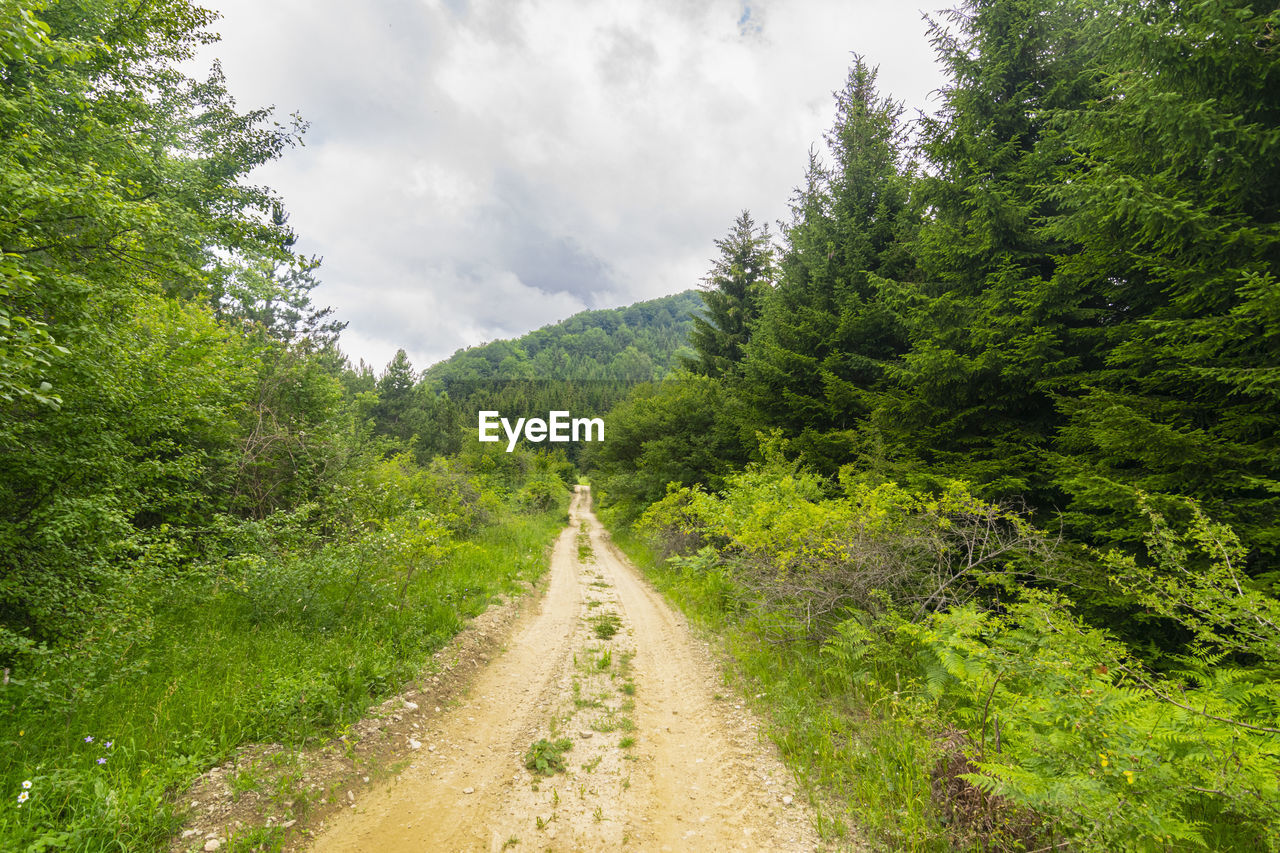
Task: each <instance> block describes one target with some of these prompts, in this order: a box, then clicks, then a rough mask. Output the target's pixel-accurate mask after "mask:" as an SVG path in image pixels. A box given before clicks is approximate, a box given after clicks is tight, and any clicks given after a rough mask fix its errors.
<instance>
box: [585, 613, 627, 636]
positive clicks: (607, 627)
mask: <svg viewBox="0 0 1280 853" xmlns="http://www.w3.org/2000/svg"><path fill="white" fill-rule="evenodd" d="M590 621H591V630H592V631H594V632H595V635H596V636H597V637H599V638H600V639H602V640H612V639H613V637H614V635H615V634H617V633H618V631H619V630H621V628H622V619H621V618H620V617H619V616H618V614H617V613H601V614H599V615H597V616H592V617H591V620H590Z"/></svg>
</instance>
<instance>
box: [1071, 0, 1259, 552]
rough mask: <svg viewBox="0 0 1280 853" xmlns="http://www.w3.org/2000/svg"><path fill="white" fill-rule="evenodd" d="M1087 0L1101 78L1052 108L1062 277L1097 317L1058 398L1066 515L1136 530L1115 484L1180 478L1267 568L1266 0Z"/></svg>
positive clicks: (1129, 534) (1095, 526)
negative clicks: (1085, 352) (1076, 101)
mask: <svg viewBox="0 0 1280 853" xmlns="http://www.w3.org/2000/svg"><path fill="white" fill-rule="evenodd" d="M1102 6H1103V9H1102V11H1103V12H1105V13H1106V14H1105V15H1100V16H1099V18H1098V21H1097V23H1095V24H1094V25H1093V26H1092V28H1091V31H1090V36H1091V43H1092V44H1093V45H1094V50H1095V52H1096V56H1097V59H1096V65H1095V74H1096V76H1097V77H1098V79H1099V80H1100V87H1101V92H1100V96H1099V97H1098V98H1096V99H1095V100H1092V101H1090V102H1089V103H1087V104H1084V105H1082V106H1081V107H1080V108H1079V109H1076V110H1063V111H1061V112H1059V113H1058V114H1057V115H1056V116H1055V122H1056V124H1057V125H1058V126H1059V127H1061V129H1062V133H1063V134H1064V135H1065V137H1066V138H1067V140H1068V141H1069V142H1070V147H1071V150H1072V151H1074V152H1076V153H1075V156H1074V158H1073V160H1072V161H1071V163H1070V173H1069V177H1070V180H1069V181H1068V180H1060V181H1058V182H1057V183H1056V185H1055V188H1054V190H1053V192H1052V198H1053V199H1054V201H1055V202H1056V203H1057V204H1059V205H1060V206H1061V208H1062V211H1063V214H1062V216H1061V217H1059V218H1058V220H1056V224H1055V228H1054V236H1055V237H1058V238H1059V239H1062V240H1068V241H1071V242H1073V243H1075V244H1078V245H1079V246H1080V247H1081V251H1080V252H1079V253H1077V254H1075V255H1073V256H1072V257H1071V258H1069V259H1066V260H1064V262H1063V263H1064V274H1063V276H1062V278H1064V279H1066V278H1068V277H1069V278H1070V279H1071V280H1072V281H1084V282H1088V284H1089V286H1091V287H1092V288H1094V289H1095V291H1096V293H1097V294H1098V305H1099V306H1100V309H1101V310H1100V313H1101V316H1100V318H1099V329H1100V331H1101V333H1102V334H1104V335H1105V338H1104V340H1105V347H1103V348H1102V352H1103V362H1102V363H1101V364H1100V365H1099V366H1098V368H1097V369H1096V370H1095V371H1093V372H1092V373H1090V374H1089V375H1088V376H1087V377H1086V381H1085V382H1084V383H1082V385H1083V388H1082V393H1081V394H1079V395H1061V396H1060V397H1059V408H1060V409H1061V411H1062V412H1063V413H1064V414H1065V416H1066V418H1067V423H1066V424H1065V426H1064V428H1063V430H1062V434H1061V439H1060V441H1059V442H1058V445H1057V448H1056V449H1057V451H1058V454H1057V455H1056V456H1055V459H1054V464H1055V466H1056V473H1057V476H1058V477H1059V479H1060V480H1061V482H1062V484H1063V488H1064V489H1065V490H1066V491H1067V492H1068V493H1069V495H1070V497H1071V501H1072V502H1071V509H1072V513H1071V515H1070V516H1069V520H1070V521H1071V522H1072V523H1073V524H1075V525H1076V526H1077V527H1078V528H1079V529H1081V530H1084V531H1087V532H1089V533H1090V535H1093V536H1097V537H1101V538H1104V539H1121V540H1132V539H1135V538H1137V537H1138V536H1139V535H1140V530H1138V529H1136V528H1135V524H1134V522H1133V521H1132V520H1130V519H1132V518H1133V515H1134V514H1133V513H1132V510H1131V507H1132V498H1131V497H1130V494H1129V491H1128V489H1129V488H1131V487H1138V488H1141V489H1143V490H1146V491H1148V492H1156V493H1176V494H1185V495H1192V496H1194V497H1196V498H1198V499H1200V500H1201V501H1203V502H1204V503H1205V506H1206V509H1207V511H1208V512H1209V513H1210V514H1211V515H1213V516H1215V517H1217V518H1220V519H1223V520H1226V521H1229V522H1231V523H1232V524H1233V525H1234V526H1235V527H1236V528H1237V530H1238V531H1239V532H1240V533H1241V534H1242V535H1243V537H1244V539H1245V541H1246V542H1248V543H1249V544H1250V545H1252V546H1253V547H1254V549H1255V550H1254V556H1255V560H1258V559H1259V558H1263V559H1262V562H1267V563H1269V564H1270V565H1271V566H1272V567H1273V568H1274V567H1275V566H1276V557H1277V555H1280V527H1277V526H1276V523H1275V520H1276V518H1277V517H1280V439H1278V438H1277V436H1278V435H1280V283H1278V281H1277V277H1278V276H1280V271H1278V270H1277V264H1280V45H1278V44H1277V39H1276V32H1277V29H1278V28H1280V10H1277V8H1276V4H1275V3H1261V2H1248V0H1215V2H1210V3H1198V4H1174V3H1156V2H1130V1H1129V0H1126V2H1112V3H1105V4H1102ZM1104 18H1105V20H1106V23H1105V25H1104V24H1103V23H1102V21H1103V19H1104ZM1259 565H1261V563H1259Z"/></svg>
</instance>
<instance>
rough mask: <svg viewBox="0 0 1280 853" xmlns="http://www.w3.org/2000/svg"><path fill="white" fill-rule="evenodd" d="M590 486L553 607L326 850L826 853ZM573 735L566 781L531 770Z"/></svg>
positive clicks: (532, 621)
mask: <svg viewBox="0 0 1280 853" xmlns="http://www.w3.org/2000/svg"><path fill="white" fill-rule="evenodd" d="M588 500H589V496H588V493H587V492H586V490H585V489H584V488H583V487H579V490H578V492H577V494H575V496H574V500H573V505H572V507H571V508H570V517H571V524H570V527H569V528H567V529H566V530H565V532H564V533H563V534H562V535H561V536H560V539H559V540H558V541H557V543H556V546H555V551H554V553H553V555H552V561H551V576H550V583H549V586H548V589H547V592H546V595H545V598H544V599H543V601H542V602H541V605H540V607H538V608H535V609H533V610H532V611H531V612H530V613H529V614H528V615H527V616H526V617H525V618H523V619H522V620H521V621H520V622H519V623H517V625H516V626H515V629H514V632H513V634H512V636H511V639H510V642H509V644H508V647H507V651H506V652H505V653H503V654H501V655H500V656H498V657H497V658H496V659H495V660H494V661H493V662H492V663H491V664H490V665H489V666H488V667H487V668H486V669H485V670H484V671H483V672H481V673H480V674H479V675H478V676H477V678H476V681H475V683H474V685H473V686H472V689H471V691H470V695H469V696H468V697H467V698H465V699H464V700H463V701H462V702H461V703H460V704H459V705H458V706H457V707H454V708H450V709H447V711H446V712H445V713H442V714H440V715H439V716H438V717H437V719H436V722H435V723H434V726H433V728H432V729H431V730H429V731H427V732H426V733H425V734H424V735H423V738H422V747H421V748H420V749H418V750H417V751H415V752H414V753H413V756H414V763H413V764H412V765H411V766H410V767H409V768H408V769H406V770H405V771H404V772H403V773H401V774H400V775H399V776H398V777H396V778H395V779H394V780H393V781H392V782H390V783H388V784H387V785H386V786H384V787H382V788H379V789H375V790H373V791H372V792H370V793H369V794H367V795H366V796H364V797H362V798H361V799H360V800H359V801H358V802H357V803H356V805H355V808H353V809H350V810H349V811H348V812H346V813H344V814H342V815H340V816H339V817H338V818H337V819H336V820H334V821H332V822H331V823H330V825H329V827H328V828H327V830H326V831H325V832H324V833H323V834H322V835H320V837H319V838H318V839H317V841H316V843H315V845H314V847H313V848H312V850H313V851H316V853H337V851H344V853H345V851H351V852H352V853H354V852H355V851H360V853H365V852H366V851H374V853H399V851H414V853H417V852H418V851H431V850H442V851H499V850H504V849H508V850H516V851H520V850H539V851H542V850H551V851H571V850H572V851H579V850H581V851H599V850H617V849H627V850H638V851H649V850H654V851H658V850H672V851H690V850H707V851H712V850H714V851H719V850H770V851H774V850H781V851H791V850H814V849H817V840H816V836H815V834H814V832H813V830H812V828H811V827H812V821H811V819H810V815H809V813H808V810H807V808H806V807H805V806H804V804H803V803H802V802H801V800H800V798H799V796H798V795H797V792H796V791H795V790H793V783H792V780H791V777H790V775H789V774H788V773H787V771H786V770H785V769H784V768H783V767H782V765H781V764H780V763H779V761H778V759H777V757H776V754H775V752H774V748H773V746H772V744H770V743H769V742H768V741H765V740H763V739H761V738H759V737H758V734H757V732H758V724H757V722H756V721H755V720H754V719H753V718H752V716H751V715H750V714H749V713H748V712H747V711H746V710H745V709H744V708H742V707H741V705H740V704H739V703H738V702H737V700H736V699H734V698H731V697H730V696H729V695H728V691H727V690H725V689H724V688H722V687H721V686H720V680H719V677H718V675H717V674H716V670H715V667H714V665H713V663H712V662H711V660H710V657H709V655H708V654H707V651H706V649H705V648H704V647H703V646H702V645H701V644H700V643H698V642H697V641H696V640H694V639H693V638H692V637H691V636H690V635H689V632H688V630H687V629H686V627H685V625H684V622H683V620H682V619H681V618H680V617H679V616H678V615H677V614H675V613H673V611H672V610H671V608H670V607H669V606H668V605H667V604H666V603H665V601H663V600H662V598H661V597H659V596H658V595H657V594H656V593H655V592H653V591H652V590H651V589H650V588H649V586H648V585H647V584H646V583H644V582H643V581H642V580H640V578H639V577H638V576H637V574H636V571H635V569H634V568H633V567H632V566H631V565H630V564H629V563H628V562H627V561H626V558H625V557H623V556H622V555H621V553H620V552H618V551H617V550H616V549H615V548H614V547H613V546H612V544H611V543H610V542H609V541H608V536H607V534H605V532H604V530H603V529H602V528H601V526H600V524H599V522H598V521H597V520H596V518H595V516H594V515H592V513H591V511H590V509H589V508H588ZM564 739H567V740H568V741H569V742H570V743H571V744H572V747H571V748H570V749H568V750H567V751H565V752H563V753H562V760H563V762H564V765H565V768H566V769H565V770H564V771H563V772H560V773H556V774H554V775H551V776H542V775H539V774H537V773H535V772H532V771H530V770H528V769H526V768H525V756H526V753H527V752H528V751H529V749H530V747H531V745H533V744H534V743H535V742H537V741H539V740H546V741H548V742H553V743H554V742H555V741H558V740H559V741H562V742H563V740H564Z"/></svg>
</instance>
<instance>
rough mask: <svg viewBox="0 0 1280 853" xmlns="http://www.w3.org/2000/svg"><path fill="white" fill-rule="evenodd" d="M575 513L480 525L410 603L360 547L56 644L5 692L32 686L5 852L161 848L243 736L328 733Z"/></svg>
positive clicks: (11, 729)
mask: <svg viewBox="0 0 1280 853" xmlns="http://www.w3.org/2000/svg"><path fill="white" fill-rule="evenodd" d="M563 523H564V515H563V512H562V511H557V512H549V513H545V514H543V515H539V516H525V515H513V516H511V517H508V518H506V519H505V520H504V521H503V522H502V523H500V524H497V525H494V526H492V527H488V528H486V529H483V530H482V531H480V532H479V533H477V534H476V535H474V536H473V537H472V538H471V539H470V540H468V541H466V542H464V543H462V546H461V547H459V548H458V549H457V550H455V551H454V552H453V554H452V555H451V556H450V557H449V558H448V559H446V560H445V561H444V562H443V563H442V564H441V565H438V566H436V567H435V568H433V569H432V570H430V571H419V572H417V573H416V574H415V575H414V577H413V581H412V583H410V584H409V585H408V587H407V589H406V590H405V594H404V598H403V601H402V600H401V598H400V594H401V580H402V576H400V577H397V576H396V575H394V574H393V569H394V567H392V568H386V567H379V566H378V565H377V563H376V555H374V554H369V553H367V549H366V550H362V548H361V547H360V545H359V543H356V544H353V545H349V546H342V547H338V546H332V547H329V548H327V549H324V550H322V551H320V552H317V553H314V554H310V555H307V556H303V557H294V558H285V559H283V560H280V561H279V562H280V565H278V566H270V565H268V566H267V567H266V569H267V571H263V572H261V573H260V574H259V575H258V576H256V577H255V578H254V579H253V580H252V582H249V583H246V582H243V581H239V580H230V579H228V578H227V577H214V578H212V579H209V580H205V581H201V582H189V583H186V584H175V585H174V586H173V588H172V589H170V590H167V591H166V592H165V595H164V596H163V597H162V599H161V600H162V601H164V605H163V606H162V607H160V608H158V609H156V610H154V611H153V612H150V613H145V614H127V615H126V618H127V619H129V620H131V621H129V622H127V623H122V624H121V625H120V630H119V631H117V632H114V633H113V632H112V631H111V629H110V627H109V626H108V627H104V628H102V629H101V630H100V631H99V636H98V637H97V638H96V639H97V640H98V642H96V643H95V642H92V641H90V642H86V643H85V644H83V645H82V646H81V647H80V648H77V649H73V650H71V652H70V653H69V654H67V655H66V656H65V657H62V658H57V657H54V656H52V655H50V656H49V657H48V659H47V660H46V665H45V667H44V671H43V672H41V673H38V674H36V675H35V676H34V677H32V678H30V679H29V681H28V683H25V684H21V685H11V686H10V687H9V688H7V692H8V695H3V694H0V696H3V699H4V700H6V701H8V700H10V699H13V698H14V695H15V692H16V691H15V690H14V687H15V686H17V687H20V688H21V689H22V691H23V692H22V694H20V696H21V699H20V702H21V704H18V703H17V702H15V703H14V704H13V705H9V706H8V707H5V709H4V713H3V716H2V719H0V797H3V798H4V799H5V800H7V801H8V803H7V804H6V806H7V807H5V808H0V850H4V851H7V850H11V849H12V850H20V849H27V848H31V847H32V845H35V846H34V848H33V849H43V848H42V847H41V845H42V844H43V845H44V846H45V847H48V848H49V849H69V850H76V851H99V850H103V851H105V850H112V851H118V850H130V851H134V850H148V849H157V848H159V847H160V846H162V845H163V844H164V843H165V842H166V841H167V839H168V837H169V836H170V834H171V833H172V832H173V831H174V830H175V829H176V828H177V827H178V826H179V825H180V822H181V817H182V814H181V807H182V805H185V802H186V801H185V800H184V799H183V798H182V796H181V791H182V790H183V789H184V788H185V787H186V786H187V785H189V784H190V783H191V781H192V780H193V779H194V778H195V777H196V776H197V775H199V773H200V772H201V771H203V770H204V769H205V768H207V767H209V766H211V765H212V764H214V763H217V762H219V761H222V760H224V759H226V758H227V757H228V756H229V755H230V754H231V753H232V751H233V750H234V749H235V748H236V747H238V746H240V745H242V744H246V743H253V742H278V743H283V744H286V745H288V746H294V747H301V746H305V745H307V744H313V743H316V742H319V741H324V740H327V739H329V738H331V737H333V736H334V735H335V734H336V733H337V732H338V731H339V730H340V729H341V728H342V727H343V726H345V725H348V724H350V723H351V722H352V721H354V720H356V719H358V718H359V717H360V716H361V715H362V714H363V713H364V712H365V710H366V709H367V708H368V707H369V706H370V705H372V704H374V703H375V702H377V701H380V700H381V699H382V698H384V697H386V696H387V695H390V694H391V693H394V692H395V691H396V690H397V689H398V688H399V687H400V686H401V685H402V684H403V683H404V682H405V681H406V680H408V679H409V678H411V677H413V676H414V675H415V674H417V673H418V672H419V671H420V670H421V669H422V668H423V667H424V666H425V665H426V663H427V661H428V660H429V656H430V655H431V653H432V652H433V651H435V650H436V649H439V648H440V647H441V646H443V645H444V644H445V643H447V642H448V641H449V640H450V639H451V638H452V637H453V635H454V634H455V633H457V631H458V630H459V629H460V628H461V627H462V626H463V624H464V623H465V621H466V620H467V618H469V617H471V616H474V615H476V614H478V613H480V612H481V611H483V610H484V609H485V608H486V607H487V606H488V604H489V602H490V601H491V600H492V599H493V597H494V596H495V595H498V594H506V595H510V594H512V593H515V592H516V591H517V589H518V588H519V584H520V582H521V580H525V581H533V580H536V579H537V578H538V577H539V576H540V575H541V573H542V572H544V571H545V568H546V556H545V555H546V551H547V548H548V546H549V544H550V543H551V542H552V541H553V540H554V538H555V535H556V533H557V532H558V531H559V530H560V529H561V527H562V525H563ZM371 561H372V562H371ZM273 578H275V580H273ZM272 583H275V584H276V586H275V587H272V586H270V585H271V584H272ZM254 584H257V585H258V586H256V587H255V586H254ZM114 637H125V638H126V639H119V640H115V639H113V638H114ZM92 639H93V638H91V640H92ZM88 738H92V741H89V740H87V739H88ZM108 743H109V744H110V746H108V745H107V744H108ZM100 759H105V761H103V762H101V763H100ZM24 780H29V781H30V782H31V783H32V784H31V788H30V790H29V797H30V798H29V800H28V801H27V802H26V803H24V804H23V807H22V808H16V805H17V803H16V798H17V795H18V793H19V791H20V790H22V788H21V784H22V782H23V781H24ZM256 785H257V780H256V778H255V777H254V775H253V772H252V771H251V770H249V771H247V772H243V773H241V774H239V775H237V776H235V777H233V779H232V787H233V790H235V791H236V792H237V793H238V792H242V791H244V790H249V789H251V788H253V787H255V786H256ZM175 802H176V803H178V804H179V805H176V806H175ZM10 804H11V805H10ZM246 849H247V848H246Z"/></svg>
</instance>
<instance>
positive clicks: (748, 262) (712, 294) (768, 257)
mask: <svg viewBox="0 0 1280 853" xmlns="http://www.w3.org/2000/svg"><path fill="white" fill-rule="evenodd" d="M716 248H718V249H719V250H720V258H719V259H718V260H717V261H716V262H715V266H714V267H712V269H711V272H710V273H708V274H707V277H706V278H705V279H704V280H703V291H702V301H703V303H704V305H705V307H704V309H703V311H704V313H703V314H695V315H693V329H692V330H691V332H690V334H689V344H690V345H691V346H692V347H693V349H694V352H696V353H697V356H696V357H694V358H689V359H686V364H685V366H686V367H688V369H689V370H690V371H692V372H694V373H698V374H701V375H703V376H723V375H724V374H726V373H728V372H730V371H732V370H735V369H736V368H737V365H738V363H739V362H741V361H742V357H743V347H744V346H745V345H746V344H747V342H748V341H750V340H751V331H752V327H753V326H754V325H755V321H756V318H757V317H758V316H759V314H760V305H761V302H762V301H763V300H764V297H765V294H766V293H768V292H769V290H770V288H772V286H773V278H774V264H773V241H772V238H770V236H769V226H768V225H764V226H761V227H759V228H757V227H756V224H755V221H754V220H752V218H751V214H750V213H748V212H747V211H745V210H744V211H743V212H742V213H741V214H740V215H739V216H738V218H737V220H736V221H735V222H734V223H733V228H732V229H731V230H730V231H729V234H728V235H727V236H726V237H724V239H721V240H717V241H716Z"/></svg>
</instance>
